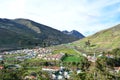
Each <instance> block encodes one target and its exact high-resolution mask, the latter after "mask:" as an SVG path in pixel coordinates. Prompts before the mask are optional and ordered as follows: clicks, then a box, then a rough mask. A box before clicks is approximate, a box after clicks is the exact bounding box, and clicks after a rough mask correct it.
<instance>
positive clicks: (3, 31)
mask: <svg viewBox="0 0 120 80" xmlns="http://www.w3.org/2000/svg"><path fill="white" fill-rule="evenodd" d="M78 39H79V38H78V37H75V36H70V35H66V34H64V33H62V32H61V31H59V30H56V29H53V28H51V27H49V26H46V25H43V24H39V23H37V22H34V21H32V20H28V19H14V20H11V19H0V47H12V46H33V45H34V46H36V45H40V46H50V45H57V44H62V43H69V42H73V41H75V40H78Z"/></svg>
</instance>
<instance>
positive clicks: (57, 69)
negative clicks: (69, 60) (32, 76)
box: [42, 66, 60, 72]
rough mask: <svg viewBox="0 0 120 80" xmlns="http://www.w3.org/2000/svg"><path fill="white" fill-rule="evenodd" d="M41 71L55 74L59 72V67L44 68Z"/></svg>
mask: <svg viewBox="0 0 120 80" xmlns="http://www.w3.org/2000/svg"><path fill="white" fill-rule="evenodd" d="M42 70H43V71H50V72H56V71H59V70H60V67H56V66H45V67H43V68H42Z"/></svg>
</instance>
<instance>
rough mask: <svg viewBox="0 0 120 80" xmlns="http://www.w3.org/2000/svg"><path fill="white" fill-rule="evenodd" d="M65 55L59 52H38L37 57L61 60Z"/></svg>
mask: <svg viewBox="0 0 120 80" xmlns="http://www.w3.org/2000/svg"><path fill="white" fill-rule="evenodd" d="M64 56H65V54H64V53H59V54H48V55H45V54H38V58H41V59H45V60H57V61H58V60H61V59H62V58H63V57H64Z"/></svg>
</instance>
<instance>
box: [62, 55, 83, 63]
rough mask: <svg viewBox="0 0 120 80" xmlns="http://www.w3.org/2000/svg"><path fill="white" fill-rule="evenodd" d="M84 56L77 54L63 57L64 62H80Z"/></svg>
mask: <svg viewBox="0 0 120 80" xmlns="http://www.w3.org/2000/svg"><path fill="white" fill-rule="evenodd" d="M82 59H83V57H80V56H76V55H69V56H67V57H65V58H64V59H63V62H80V61H81V60H82Z"/></svg>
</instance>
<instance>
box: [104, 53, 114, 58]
mask: <svg viewBox="0 0 120 80" xmlns="http://www.w3.org/2000/svg"><path fill="white" fill-rule="evenodd" d="M105 56H106V57H107V58H114V56H113V55H112V54H106V55H105Z"/></svg>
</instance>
